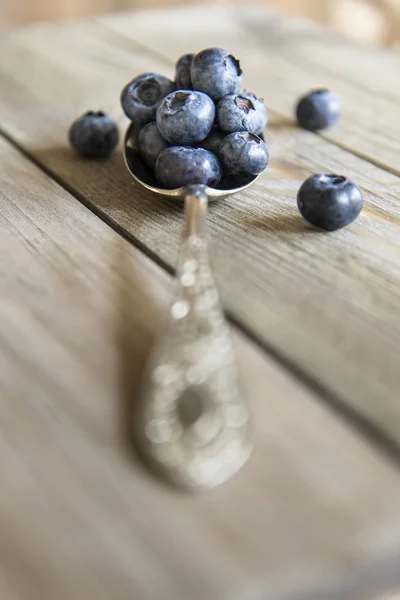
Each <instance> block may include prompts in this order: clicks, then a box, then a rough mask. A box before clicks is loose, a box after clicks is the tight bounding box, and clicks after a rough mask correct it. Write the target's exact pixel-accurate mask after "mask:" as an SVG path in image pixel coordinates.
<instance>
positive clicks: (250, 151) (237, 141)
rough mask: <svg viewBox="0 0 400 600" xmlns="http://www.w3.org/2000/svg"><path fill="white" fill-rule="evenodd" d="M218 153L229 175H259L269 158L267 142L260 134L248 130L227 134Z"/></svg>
mask: <svg viewBox="0 0 400 600" xmlns="http://www.w3.org/2000/svg"><path fill="white" fill-rule="evenodd" d="M218 155H219V158H220V159H221V162H222V165H223V167H224V169H225V171H226V174H227V175H237V174H238V173H249V174H251V175H259V173H261V172H262V171H264V169H265V167H266V166H267V165H268V160H269V153H268V147H267V144H266V143H265V142H264V141H263V140H262V139H261V138H260V137H258V135H255V134H254V133H248V132H247V131H236V132H235V133H230V134H229V135H227V136H226V137H225V138H224V139H223V140H222V142H221V144H220V146H219V153H218Z"/></svg>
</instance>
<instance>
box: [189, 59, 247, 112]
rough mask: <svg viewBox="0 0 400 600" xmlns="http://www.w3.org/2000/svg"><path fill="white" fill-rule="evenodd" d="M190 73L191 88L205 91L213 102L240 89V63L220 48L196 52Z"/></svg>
mask: <svg viewBox="0 0 400 600" xmlns="http://www.w3.org/2000/svg"><path fill="white" fill-rule="evenodd" d="M190 73H191V77H192V83H193V88H194V89H195V90H200V91H202V92H205V93H206V94H208V96H210V97H211V98H212V99H213V100H214V102H219V101H220V100H221V99H222V98H223V97H224V96H227V95H228V94H237V93H238V92H239V90H240V84H241V81H242V69H241V68H240V63H239V61H238V60H237V58H235V57H234V56H232V54H230V53H229V52H228V51H227V50H223V49H222V48H207V49H206V50H202V51H201V52H199V53H198V54H196V56H195V57H194V59H193V62H192V67H191V70H190Z"/></svg>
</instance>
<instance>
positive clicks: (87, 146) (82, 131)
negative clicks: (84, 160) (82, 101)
mask: <svg viewBox="0 0 400 600" xmlns="http://www.w3.org/2000/svg"><path fill="white" fill-rule="evenodd" d="M69 140H70V142H71V144H72V146H74V148H76V149H77V150H78V152H80V153H81V154H82V155H83V156H87V157H88V158H106V157H107V156H108V155H109V154H111V152H112V151H113V150H114V148H115V146H116V145H117V144H118V141H119V132H118V127H117V126H116V124H115V123H114V121H113V120H112V119H110V117H109V116H108V115H106V114H104V113H103V112H101V111H98V112H93V111H89V112H87V113H85V114H84V115H82V116H81V117H79V119H77V120H76V121H74V122H73V123H72V125H71V127H70V129H69Z"/></svg>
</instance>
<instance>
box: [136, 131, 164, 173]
mask: <svg viewBox="0 0 400 600" xmlns="http://www.w3.org/2000/svg"><path fill="white" fill-rule="evenodd" d="M138 143H139V150H140V154H141V156H142V158H143V160H144V162H145V163H146V164H147V165H148V166H149V167H150V168H151V169H154V167H155V166H156V162H157V158H158V157H159V155H160V154H161V152H162V151H163V150H165V149H166V148H168V146H169V144H168V142H167V141H166V140H164V138H163V136H162V135H161V133H160V132H159V130H158V127H157V123H155V122H154V121H153V122H152V123H147V125H145V126H144V127H143V128H142V129H141V130H140V133H139V138H138Z"/></svg>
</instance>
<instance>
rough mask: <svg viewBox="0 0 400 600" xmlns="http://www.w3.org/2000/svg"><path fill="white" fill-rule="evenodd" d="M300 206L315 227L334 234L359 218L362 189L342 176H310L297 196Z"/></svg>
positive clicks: (322, 174) (301, 211)
mask: <svg viewBox="0 0 400 600" xmlns="http://www.w3.org/2000/svg"><path fill="white" fill-rule="evenodd" d="M297 206H298V207H299V211H300V213H301V214H302V216H303V217H304V218H305V219H306V220H307V221H309V222H310V223H311V224H312V225H316V226H317V227H321V228H322V229H326V230H327V231H334V230H335V229H340V228H341V227H345V226H346V225H348V224H349V223H351V222H352V221H354V219H355V218H356V217H357V216H358V215H359V213H360V211H361V209H362V207H363V197H362V193H361V190H360V188H359V186H358V185H357V184H356V183H354V181H351V179H347V177H343V176H341V175H327V174H325V173H321V174H319V175H312V176H311V177H308V179H306V180H305V181H304V183H303V184H302V185H301V187H300V189H299V191H298V193H297Z"/></svg>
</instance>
